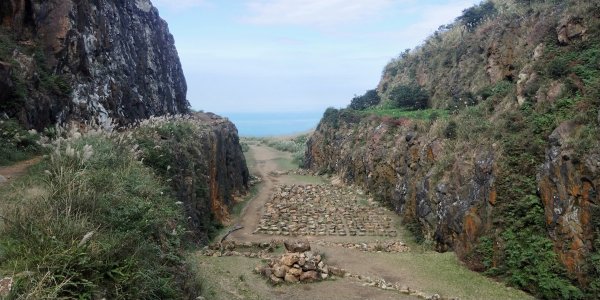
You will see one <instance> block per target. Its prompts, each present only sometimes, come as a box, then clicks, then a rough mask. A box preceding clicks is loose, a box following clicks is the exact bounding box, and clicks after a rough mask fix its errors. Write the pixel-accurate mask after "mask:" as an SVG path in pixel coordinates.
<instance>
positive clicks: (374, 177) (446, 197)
mask: <svg viewBox="0 0 600 300" xmlns="http://www.w3.org/2000/svg"><path fill="white" fill-rule="evenodd" d="M337 114H339V115H340V116H339V118H338V120H337V121H335V122H329V121H328V120H325V119H324V120H322V121H321V123H320V124H319V127H318V128H317V130H316V132H315V133H314V134H313V135H312V137H311V138H310V140H309V141H308V150H307V153H306V166H307V167H308V168H310V169H312V170H313V171H316V172H330V173H334V174H338V175H339V176H340V177H342V179H343V180H344V181H345V182H347V183H349V184H357V185H359V186H361V187H363V188H365V189H366V190H368V191H369V192H370V193H372V194H373V195H374V196H375V198H376V199H377V200H379V201H382V202H383V203H385V204H386V205H388V206H389V207H391V208H393V209H394V210H395V211H396V212H397V213H398V214H400V215H401V216H403V217H404V222H405V223H413V225H416V226H417V227H418V229H417V230H418V231H420V233H422V234H423V237H424V238H426V239H429V240H434V241H435V242H436V244H437V245H436V247H437V249H438V250H440V251H445V250H447V249H449V248H452V249H454V250H456V251H457V252H458V253H463V254H464V253H467V252H468V251H470V250H471V249H472V248H473V245H474V243H475V242H476V241H477V238H478V237H479V235H480V234H481V233H482V232H484V231H486V230H488V229H489V228H490V226H491V210H492V207H493V204H494V201H495V190H494V186H493V183H494V178H495V177H494V176H495V173H494V169H495V155H496V153H495V152H494V150H493V149H480V150H481V151H477V152H476V151H473V152H471V153H462V154H458V155H459V157H458V158H459V159H457V160H456V161H455V163H454V164H453V165H452V166H450V168H449V171H446V172H443V171H441V170H442V169H441V168H440V164H443V163H444V160H445V159H446V157H445V155H448V154H447V153H445V152H444V144H445V141H444V139H442V138H435V137H433V138H432V137H431V136H429V135H427V134H421V133H418V132H417V131H415V130H413V129H412V128H411V127H412V126H413V124H412V122H411V121H410V120H389V119H385V118H379V117H374V116H372V117H365V116H359V115H353V114H352V113H349V112H341V113H340V112H338V113H337Z"/></svg>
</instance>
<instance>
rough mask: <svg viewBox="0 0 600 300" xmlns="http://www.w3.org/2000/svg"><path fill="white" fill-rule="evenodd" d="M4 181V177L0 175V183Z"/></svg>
mask: <svg viewBox="0 0 600 300" xmlns="http://www.w3.org/2000/svg"><path fill="white" fill-rule="evenodd" d="M6 181H7V180H6V177H4V176H2V175H0V183H5V182H6Z"/></svg>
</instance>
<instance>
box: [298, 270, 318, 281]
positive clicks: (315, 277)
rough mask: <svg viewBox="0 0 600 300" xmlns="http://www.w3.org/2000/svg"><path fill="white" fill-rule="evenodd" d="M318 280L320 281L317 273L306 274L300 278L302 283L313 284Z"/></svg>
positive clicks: (309, 272)
mask: <svg viewBox="0 0 600 300" xmlns="http://www.w3.org/2000/svg"><path fill="white" fill-rule="evenodd" d="M317 280H319V274H318V273H317V272H315V271H308V272H304V273H302V275H301V276H300V281H302V282H312V281H317Z"/></svg>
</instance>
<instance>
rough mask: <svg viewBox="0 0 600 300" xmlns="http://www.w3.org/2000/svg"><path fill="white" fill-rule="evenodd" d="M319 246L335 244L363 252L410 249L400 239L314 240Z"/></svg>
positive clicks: (389, 251) (396, 251)
mask: <svg viewBox="0 0 600 300" xmlns="http://www.w3.org/2000/svg"><path fill="white" fill-rule="evenodd" d="M316 244H317V245H319V246H336V247H342V248H347V249H356V250H360V251H363V252H387V253H402V252H408V251H410V248H409V247H408V246H407V245H406V244H405V243H403V242H400V241H382V242H379V241H376V242H372V243H334V242H328V241H318V242H316Z"/></svg>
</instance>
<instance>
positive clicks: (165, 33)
mask: <svg viewBox="0 0 600 300" xmlns="http://www.w3.org/2000/svg"><path fill="white" fill-rule="evenodd" d="M0 21H1V23H0V24H1V28H2V30H3V31H4V32H5V33H6V35H7V36H9V38H12V39H14V41H15V45H14V46H11V48H10V50H14V51H13V52H12V53H11V55H10V57H8V58H5V59H6V60H9V62H7V63H10V73H11V76H0V81H2V84H4V85H11V84H12V85H14V84H15V81H19V82H18V83H19V84H21V85H22V86H21V87H20V89H19V90H18V92H15V93H12V94H11V95H7V96H4V95H2V96H3V98H2V99H0V102H1V103H3V104H5V105H3V106H2V110H3V112H5V113H7V114H8V115H9V116H11V117H16V118H18V119H19V120H20V121H21V122H22V123H24V124H26V125H27V126H29V127H34V128H38V129H41V128H43V127H46V126H49V125H53V124H55V123H64V122H66V121H69V120H78V121H87V122H90V123H94V124H100V125H102V124H106V123H107V120H108V118H112V119H114V120H116V121H118V123H121V124H127V123H131V122H133V121H136V120H139V119H143V118H147V117H149V116H152V115H165V114H177V113H184V112H187V111H188V106H189V104H188V102H187V100H186V90H187V87H186V82H185V78H184V76H183V71H182V68H181V64H180V62H179V58H178V55H177V50H176V49H175V45H174V39H173V36H172V35H171V34H170V33H169V30H168V26H167V24H166V22H165V21H164V20H162V19H161V18H160V17H159V14H158V11H157V10H156V8H154V7H153V6H152V4H151V2H150V1H149V0H135V1H120V0H100V1H91V0H82V1H72V0H48V1H46V0H43V1H42V0H6V1H2V4H0ZM42 69H43V73H44V74H45V75H40V73H41V72H40V70H42ZM46 73H47V74H46ZM55 86H57V88H55ZM8 104H10V105H8Z"/></svg>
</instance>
